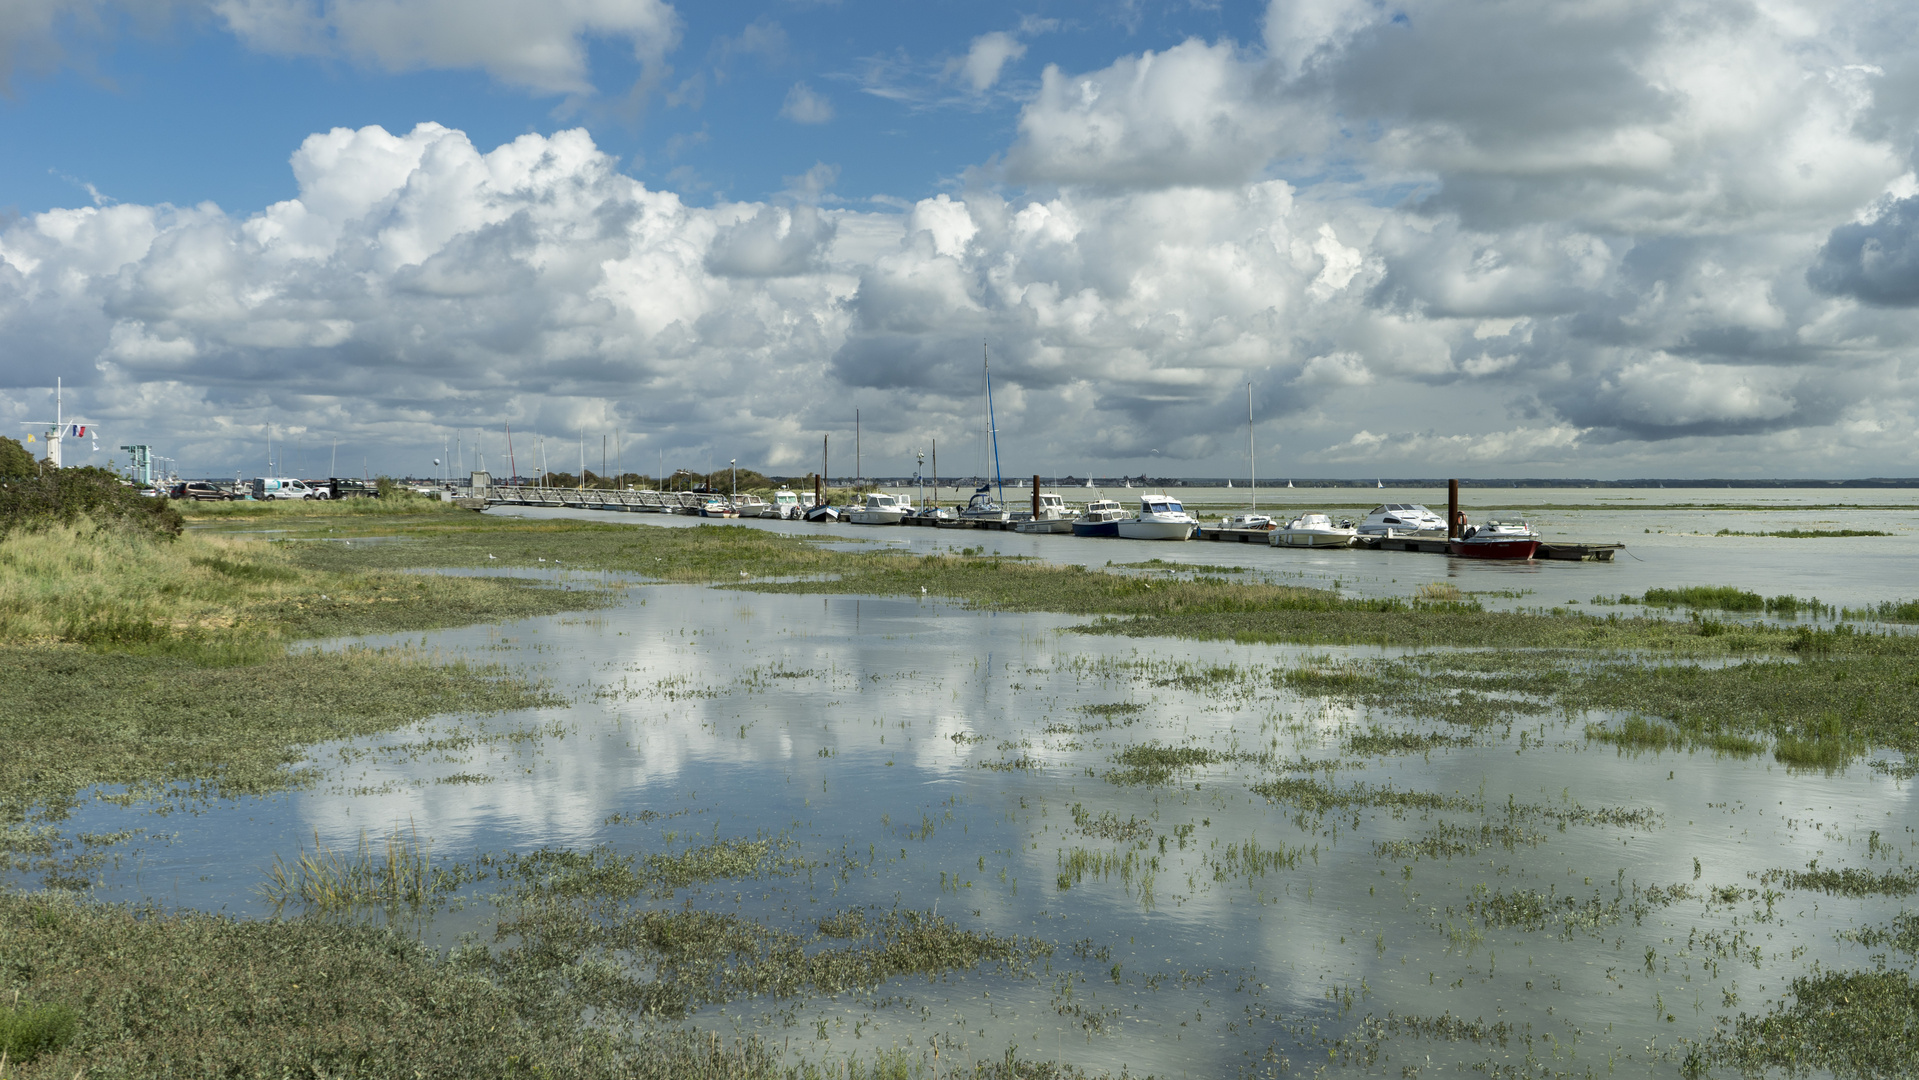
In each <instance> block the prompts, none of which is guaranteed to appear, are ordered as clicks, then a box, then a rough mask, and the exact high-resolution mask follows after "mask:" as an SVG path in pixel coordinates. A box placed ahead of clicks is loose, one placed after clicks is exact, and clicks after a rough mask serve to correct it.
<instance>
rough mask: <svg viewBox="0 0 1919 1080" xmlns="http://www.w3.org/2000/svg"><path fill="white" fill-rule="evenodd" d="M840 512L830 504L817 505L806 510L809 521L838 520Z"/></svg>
mask: <svg viewBox="0 0 1919 1080" xmlns="http://www.w3.org/2000/svg"><path fill="white" fill-rule="evenodd" d="M839 519H840V512H839V511H838V510H835V509H833V508H832V507H830V506H816V507H814V508H813V509H811V510H808V511H807V512H806V520H808V521H838V520H839Z"/></svg>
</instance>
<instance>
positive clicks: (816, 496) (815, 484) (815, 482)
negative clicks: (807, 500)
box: [813, 473, 823, 506]
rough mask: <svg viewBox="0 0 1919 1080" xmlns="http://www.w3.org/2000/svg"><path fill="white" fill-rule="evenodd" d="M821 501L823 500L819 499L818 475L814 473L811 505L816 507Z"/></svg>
mask: <svg viewBox="0 0 1919 1080" xmlns="http://www.w3.org/2000/svg"><path fill="white" fill-rule="evenodd" d="M822 501H823V500H822V499H821V498H820V474H819V473H814V474H813V505H814V506H818V505H819V504H820V503H821V502H822Z"/></svg>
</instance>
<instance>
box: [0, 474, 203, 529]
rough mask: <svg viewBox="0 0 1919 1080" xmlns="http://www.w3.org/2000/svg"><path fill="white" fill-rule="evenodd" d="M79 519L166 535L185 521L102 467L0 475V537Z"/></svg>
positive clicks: (156, 499) (169, 506)
mask: <svg viewBox="0 0 1919 1080" xmlns="http://www.w3.org/2000/svg"><path fill="white" fill-rule="evenodd" d="M81 518H87V519H89V520H92V521H94V522H96V523H99V524H111V525H122V526H128V527H132V528H134V529H136V530H139V531H141V532H146V533H151V534H152V535H155V536H162V537H166V538H168V539H171V538H173V537H176V536H179V535H180V530H181V529H182V528H183V527H184V524H185V523H184V522H183V521H182V520H181V518H180V512H179V511H178V510H175V509H174V508H173V507H172V506H171V505H169V504H168V502H167V500H166V499H165V498H154V497H150V496H146V495H142V494H140V492H139V491H138V490H136V489H134V488H131V487H128V486H127V485H125V484H122V483H121V482H120V478H119V477H117V476H115V475H114V474H113V473H111V472H108V471H107V470H105V469H99V468H93V467H91V466H89V467H86V468H77V469H52V468H49V469H47V470H45V471H44V472H41V473H39V474H37V475H34V476H14V477H7V478H6V479H0V536H4V535H5V534H7V533H11V532H15V531H18V530H35V529H42V528H45V527H47V526H49V525H53V524H63V525H64V524H72V523H74V522H76V521H78V520H80V519H81Z"/></svg>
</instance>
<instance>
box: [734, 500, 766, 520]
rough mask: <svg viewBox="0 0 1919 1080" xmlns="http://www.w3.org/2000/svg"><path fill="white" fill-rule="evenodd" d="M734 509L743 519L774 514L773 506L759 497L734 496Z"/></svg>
mask: <svg viewBox="0 0 1919 1080" xmlns="http://www.w3.org/2000/svg"><path fill="white" fill-rule="evenodd" d="M733 509H735V510H738V511H739V512H740V516H741V517H743V518H756V517H766V516H768V515H769V514H770V513H771V512H772V509H773V508H772V506H771V505H770V504H768V503H767V501H766V500H765V499H762V498H760V497H759V496H758V495H735V496H733Z"/></svg>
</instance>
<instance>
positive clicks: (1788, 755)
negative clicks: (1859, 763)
mask: <svg viewBox="0 0 1919 1080" xmlns="http://www.w3.org/2000/svg"><path fill="white" fill-rule="evenodd" d="M1865 752H1866V740H1864V739H1862V738H1860V737H1859V736H1858V735H1856V734H1854V732H1853V730H1852V727H1851V725H1849V724H1847V723H1846V722H1845V721H1844V720H1843V719H1841V718H1840V716H1839V714H1837V713H1831V712H1828V713H1825V714H1822V715H1821V716H1818V717H1816V718H1814V719H1812V720H1809V721H1807V722H1805V723H1803V724H1800V725H1799V726H1798V727H1796V728H1794V729H1792V730H1788V731H1782V732H1780V733H1779V737H1778V739H1777V740H1776V742H1775V744H1774V746H1773V751H1772V756H1773V757H1774V758H1776V759H1777V760H1779V761H1780V762H1781V763H1782V764H1785V765H1789V766H1792V767H1794V768H1799V769H1824V770H1826V771H1827V772H1832V771H1835V770H1838V769H1843V768H1845V767H1846V766H1847V765H1848V764H1850V763H1851V762H1852V760H1853V759H1854V758H1857V757H1859V756H1860V755H1862V754H1864V753H1865Z"/></svg>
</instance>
